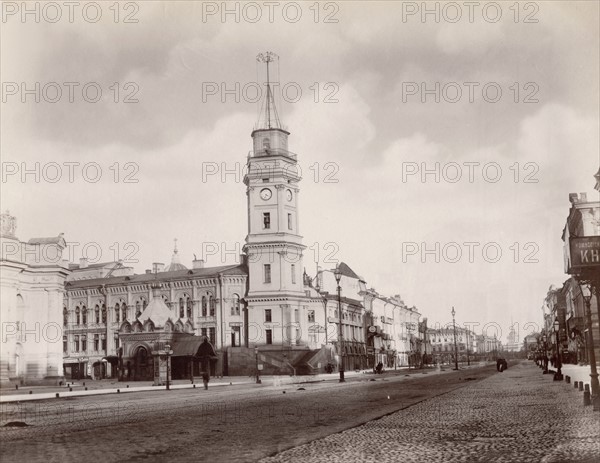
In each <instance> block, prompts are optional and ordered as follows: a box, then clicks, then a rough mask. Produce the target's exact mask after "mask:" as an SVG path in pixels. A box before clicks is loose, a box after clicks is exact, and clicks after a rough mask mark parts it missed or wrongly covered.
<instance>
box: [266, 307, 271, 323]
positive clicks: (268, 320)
mask: <svg viewBox="0 0 600 463" xmlns="http://www.w3.org/2000/svg"><path fill="white" fill-rule="evenodd" d="M271 321H273V317H272V316H271V309H265V322H267V323H271Z"/></svg>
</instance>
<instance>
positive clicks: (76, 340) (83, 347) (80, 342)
mask: <svg viewBox="0 0 600 463" xmlns="http://www.w3.org/2000/svg"><path fill="white" fill-rule="evenodd" d="M238 329H239V327H238ZM269 331H270V330H269ZM200 334H201V335H202V336H206V337H208V340H209V341H210V343H211V344H213V345H215V343H216V341H217V330H216V328H215V327H210V328H201V329H200ZM114 339H115V349H118V348H119V335H118V334H115V338H114ZM269 339H271V338H269ZM93 342H94V351H95V352H100V351H103V352H106V336H105V335H104V334H95V335H94V338H93ZM68 344H69V341H68V338H67V336H63V352H64V353H67V352H68V348H69V345H68ZM268 344H271V343H270V342H269V343H268ZM87 350H88V343H87V335H85V334H81V335H78V334H76V335H74V336H73V350H72V352H86V351H87Z"/></svg>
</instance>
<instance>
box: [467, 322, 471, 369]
mask: <svg viewBox="0 0 600 463" xmlns="http://www.w3.org/2000/svg"><path fill="white" fill-rule="evenodd" d="M467 365H468V366H471V360H470V359H469V329H468V328H467Z"/></svg>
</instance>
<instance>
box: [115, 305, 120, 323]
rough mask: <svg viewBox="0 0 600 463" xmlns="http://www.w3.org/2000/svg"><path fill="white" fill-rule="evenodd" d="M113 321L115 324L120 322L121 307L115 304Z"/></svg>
mask: <svg viewBox="0 0 600 463" xmlns="http://www.w3.org/2000/svg"><path fill="white" fill-rule="evenodd" d="M115 321H116V322H117V323H119V322H120V321H121V306H120V305H119V304H118V303H117V304H115Z"/></svg>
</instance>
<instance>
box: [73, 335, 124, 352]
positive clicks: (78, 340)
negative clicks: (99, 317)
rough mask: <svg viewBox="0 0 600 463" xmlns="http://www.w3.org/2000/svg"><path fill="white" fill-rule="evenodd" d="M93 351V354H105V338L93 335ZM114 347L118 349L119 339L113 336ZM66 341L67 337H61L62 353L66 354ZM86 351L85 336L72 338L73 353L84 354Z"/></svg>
mask: <svg viewBox="0 0 600 463" xmlns="http://www.w3.org/2000/svg"><path fill="white" fill-rule="evenodd" d="M93 342H94V351H95V352H100V351H102V352H106V336H104V335H99V334H95V335H94V339H93ZM115 345H116V347H117V348H118V347H119V337H118V336H117V335H115ZM68 347H69V346H68V339H67V336H63V352H64V353H67V352H68ZM87 350H88V345H87V336H86V335H85V334H82V335H77V334H76V335H75V336H73V352H86V351H87Z"/></svg>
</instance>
